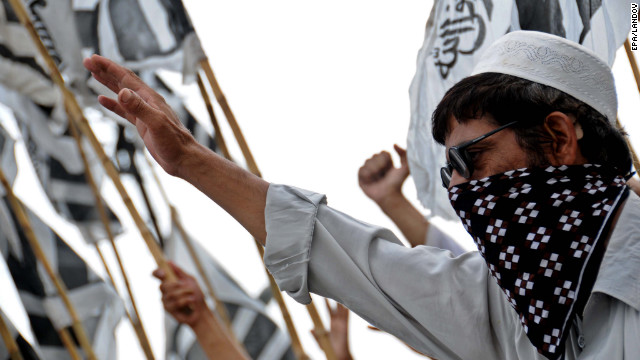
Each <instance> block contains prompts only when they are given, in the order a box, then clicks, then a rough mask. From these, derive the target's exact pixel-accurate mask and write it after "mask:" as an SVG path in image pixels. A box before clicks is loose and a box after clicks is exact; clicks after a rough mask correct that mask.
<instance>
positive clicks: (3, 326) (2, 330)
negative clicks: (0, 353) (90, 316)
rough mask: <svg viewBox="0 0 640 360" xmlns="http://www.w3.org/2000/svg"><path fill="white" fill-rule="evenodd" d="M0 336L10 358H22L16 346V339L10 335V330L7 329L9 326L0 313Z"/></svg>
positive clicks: (16, 359) (15, 359) (18, 359)
mask: <svg viewBox="0 0 640 360" xmlns="http://www.w3.org/2000/svg"><path fill="white" fill-rule="evenodd" d="M0 336H2V340H3V341H4V344H5V346H6V347H7V352H8V353H9V356H10V357H11V360H23V359H22V354H21V353H20V348H19V347H18V343H17V342H16V339H14V338H13V336H12V335H11V331H10V330H9V326H7V323H6V322H5V321H4V317H3V316H2V315H1V314H0Z"/></svg>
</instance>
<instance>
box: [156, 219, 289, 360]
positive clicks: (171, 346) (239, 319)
mask: <svg viewBox="0 0 640 360" xmlns="http://www.w3.org/2000/svg"><path fill="white" fill-rule="evenodd" d="M191 242H192V243H193V245H194V247H195V250H196V253H197V254H198V256H199V259H200V261H201V262H202V264H203V267H204V268H205V272H206V274H207V277H208V278H209V279H210V280H211V283H212V285H213V288H214V290H215V292H216V296H217V297H218V298H219V299H220V300H221V301H222V302H223V303H224V304H225V307H226V309H227V312H228V314H229V317H230V320H231V326H232V328H233V332H234V334H235V336H236V338H237V339H238V340H239V341H241V342H242V343H243V345H244V347H245V349H246V350H247V352H248V354H249V356H250V357H251V358H252V359H261V360H280V359H286V360H289V359H295V356H294V354H293V350H292V349H291V344H290V340H289V336H288V335H287V334H286V333H285V332H283V331H281V330H280V329H279V328H278V327H277V326H276V324H275V323H274V322H273V321H272V320H271V319H270V318H269V317H268V315H267V314H266V311H265V305H264V303H263V302H262V301H260V300H259V299H253V298H251V297H250V296H249V295H248V294H247V293H246V292H245V291H244V290H243V289H242V288H241V287H240V286H239V285H238V283H237V282H236V281H235V280H234V279H233V278H232V277H231V276H230V275H229V274H228V273H227V272H226V271H225V270H224V269H223V268H222V266H221V265H220V264H219V263H218V262H217V261H216V260H215V259H214V258H213V257H211V256H210V255H208V253H207V251H206V250H204V249H203V248H202V247H201V246H200V245H198V244H197V243H196V242H195V241H193V240H192V241H191ZM165 252H166V254H167V257H168V258H169V259H171V260H173V261H174V262H175V263H176V264H178V265H179V266H180V267H182V268H183V269H184V270H185V271H186V272H188V273H190V274H192V275H193V276H194V277H196V278H197V279H198V283H199V284H200V287H201V289H203V292H204V293H205V295H206V294H207V291H205V290H204V289H206V287H205V286H204V280H203V279H202V278H201V277H200V275H199V274H198V272H197V271H196V268H195V265H194V264H193V261H192V260H191V257H190V255H189V253H188V251H187V249H186V246H185V245H184V243H183V241H182V239H181V238H180V235H179V233H178V232H177V230H175V229H174V230H173V232H172V234H171V237H170V239H169V240H168V241H167V246H166V248H165ZM209 304H210V305H212V304H213V302H212V301H211V299H209ZM165 327H166V334H167V337H166V338H167V345H166V350H167V355H166V356H167V359H168V360H178V359H180V360H205V359H207V357H206V356H205V354H204V352H203V350H202V349H201V348H200V345H199V344H198V342H197V341H196V337H195V334H193V332H192V331H191V329H190V328H189V327H188V326H186V325H183V324H179V323H177V322H176V321H175V320H174V319H173V318H172V317H171V316H166V317H165Z"/></svg>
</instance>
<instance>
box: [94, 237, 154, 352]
mask: <svg viewBox="0 0 640 360" xmlns="http://www.w3.org/2000/svg"><path fill="white" fill-rule="evenodd" d="M94 245H95V247H96V252H97V253H98V256H100V260H101V261H102V264H103V265H104V268H105V270H106V271H107V275H108V276H109V281H110V282H111V285H112V286H113V289H114V290H115V292H116V294H117V295H118V297H120V298H122V295H120V292H119V291H118V287H117V285H116V282H115V280H114V277H113V274H112V273H111V270H110V269H109V266H108V265H107V261H106V259H105V257H104V254H103V253H102V250H100V246H98V243H94ZM122 276H123V277H125V276H126V274H125V273H124V272H123V273H122ZM127 283H128V281H127ZM127 290H130V289H129V287H128V286H127ZM129 297H130V300H131V305H132V307H133V310H134V311H135V313H136V318H135V319H134V318H133V316H132V315H131V312H130V311H129V309H127V307H126V306H125V313H126V314H127V318H128V319H129V322H130V323H131V326H132V327H133V330H134V331H135V333H136V337H137V338H138V342H139V343H140V347H141V348H142V351H143V352H144V355H145V356H146V357H147V360H154V357H153V351H152V350H151V344H149V339H148V338H147V334H146V333H145V331H144V327H143V326H142V322H141V320H140V316H139V315H138V308H137V306H136V303H135V301H134V300H133V295H132V294H131V293H129Z"/></svg>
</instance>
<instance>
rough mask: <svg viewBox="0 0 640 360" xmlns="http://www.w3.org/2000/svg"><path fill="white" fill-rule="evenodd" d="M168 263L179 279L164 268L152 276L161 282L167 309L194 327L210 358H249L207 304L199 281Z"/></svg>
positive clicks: (201, 345) (163, 302) (178, 319)
mask: <svg viewBox="0 0 640 360" xmlns="http://www.w3.org/2000/svg"><path fill="white" fill-rule="evenodd" d="M169 266H170V267H171V269H172V270H173V272H174V273H175V274H176V277H177V280H176V281H167V276H166V273H165V271H164V270H162V269H156V270H155V271H154V272H153V276H155V277H156V278H158V279H159V280H160V281H161V283H160V292H162V305H163V306H164V309H165V310H166V311H167V312H168V313H169V314H171V316H173V317H174V318H175V319H176V321H178V322H180V323H183V324H186V325H188V326H189V327H190V328H191V329H192V330H193V332H194V333H195V334H196V337H197V339H198V343H199V344H200V347H201V348H202V350H204V353H205V354H206V355H207V357H208V358H209V359H229V360H236V359H237V360H249V356H248V355H247V354H246V352H245V351H244V349H243V348H242V347H241V346H240V345H239V344H238V343H237V342H236V341H234V340H233V338H232V337H231V335H230V334H229V332H228V331H227V329H226V327H225V326H224V325H223V324H222V323H221V321H220V319H219V318H218V317H217V316H216V315H215V314H214V313H213V311H211V309H210V308H209V306H207V303H206V302H205V297H204V294H203V293H202V290H201V289H200V286H199V285H198V281H197V280H196V279H195V278H194V277H193V276H191V275H189V274H187V273H186V272H184V271H183V270H182V268H180V267H179V266H177V265H176V264H174V263H173V262H169Z"/></svg>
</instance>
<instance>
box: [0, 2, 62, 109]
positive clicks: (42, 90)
mask: <svg viewBox="0 0 640 360" xmlns="http://www.w3.org/2000/svg"><path fill="white" fill-rule="evenodd" d="M37 54H38V52H37V49H36V47H35V44H34V43H33V41H32V40H31V38H30V37H29V33H28V32H27V30H26V29H25V28H24V27H23V26H22V24H20V21H19V20H18V18H17V17H16V15H15V13H14V12H13V9H12V8H11V6H10V5H9V3H8V1H7V0H2V2H1V3H0V83H2V84H3V85H4V86H6V87H8V88H10V89H12V90H15V91H17V92H19V93H21V94H24V95H26V96H28V97H29V98H30V99H31V100H33V101H34V102H35V103H36V104H38V105H42V106H48V107H54V106H56V105H57V104H59V103H60V99H61V98H60V93H59V91H58V90H57V88H56V86H55V85H54V84H53V82H52V81H51V79H50V78H49V75H48V74H47V72H46V71H45V66H44V63H43V62H42V60H41V58H40V57H39V56H38V55H37Z"/></svg>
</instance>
